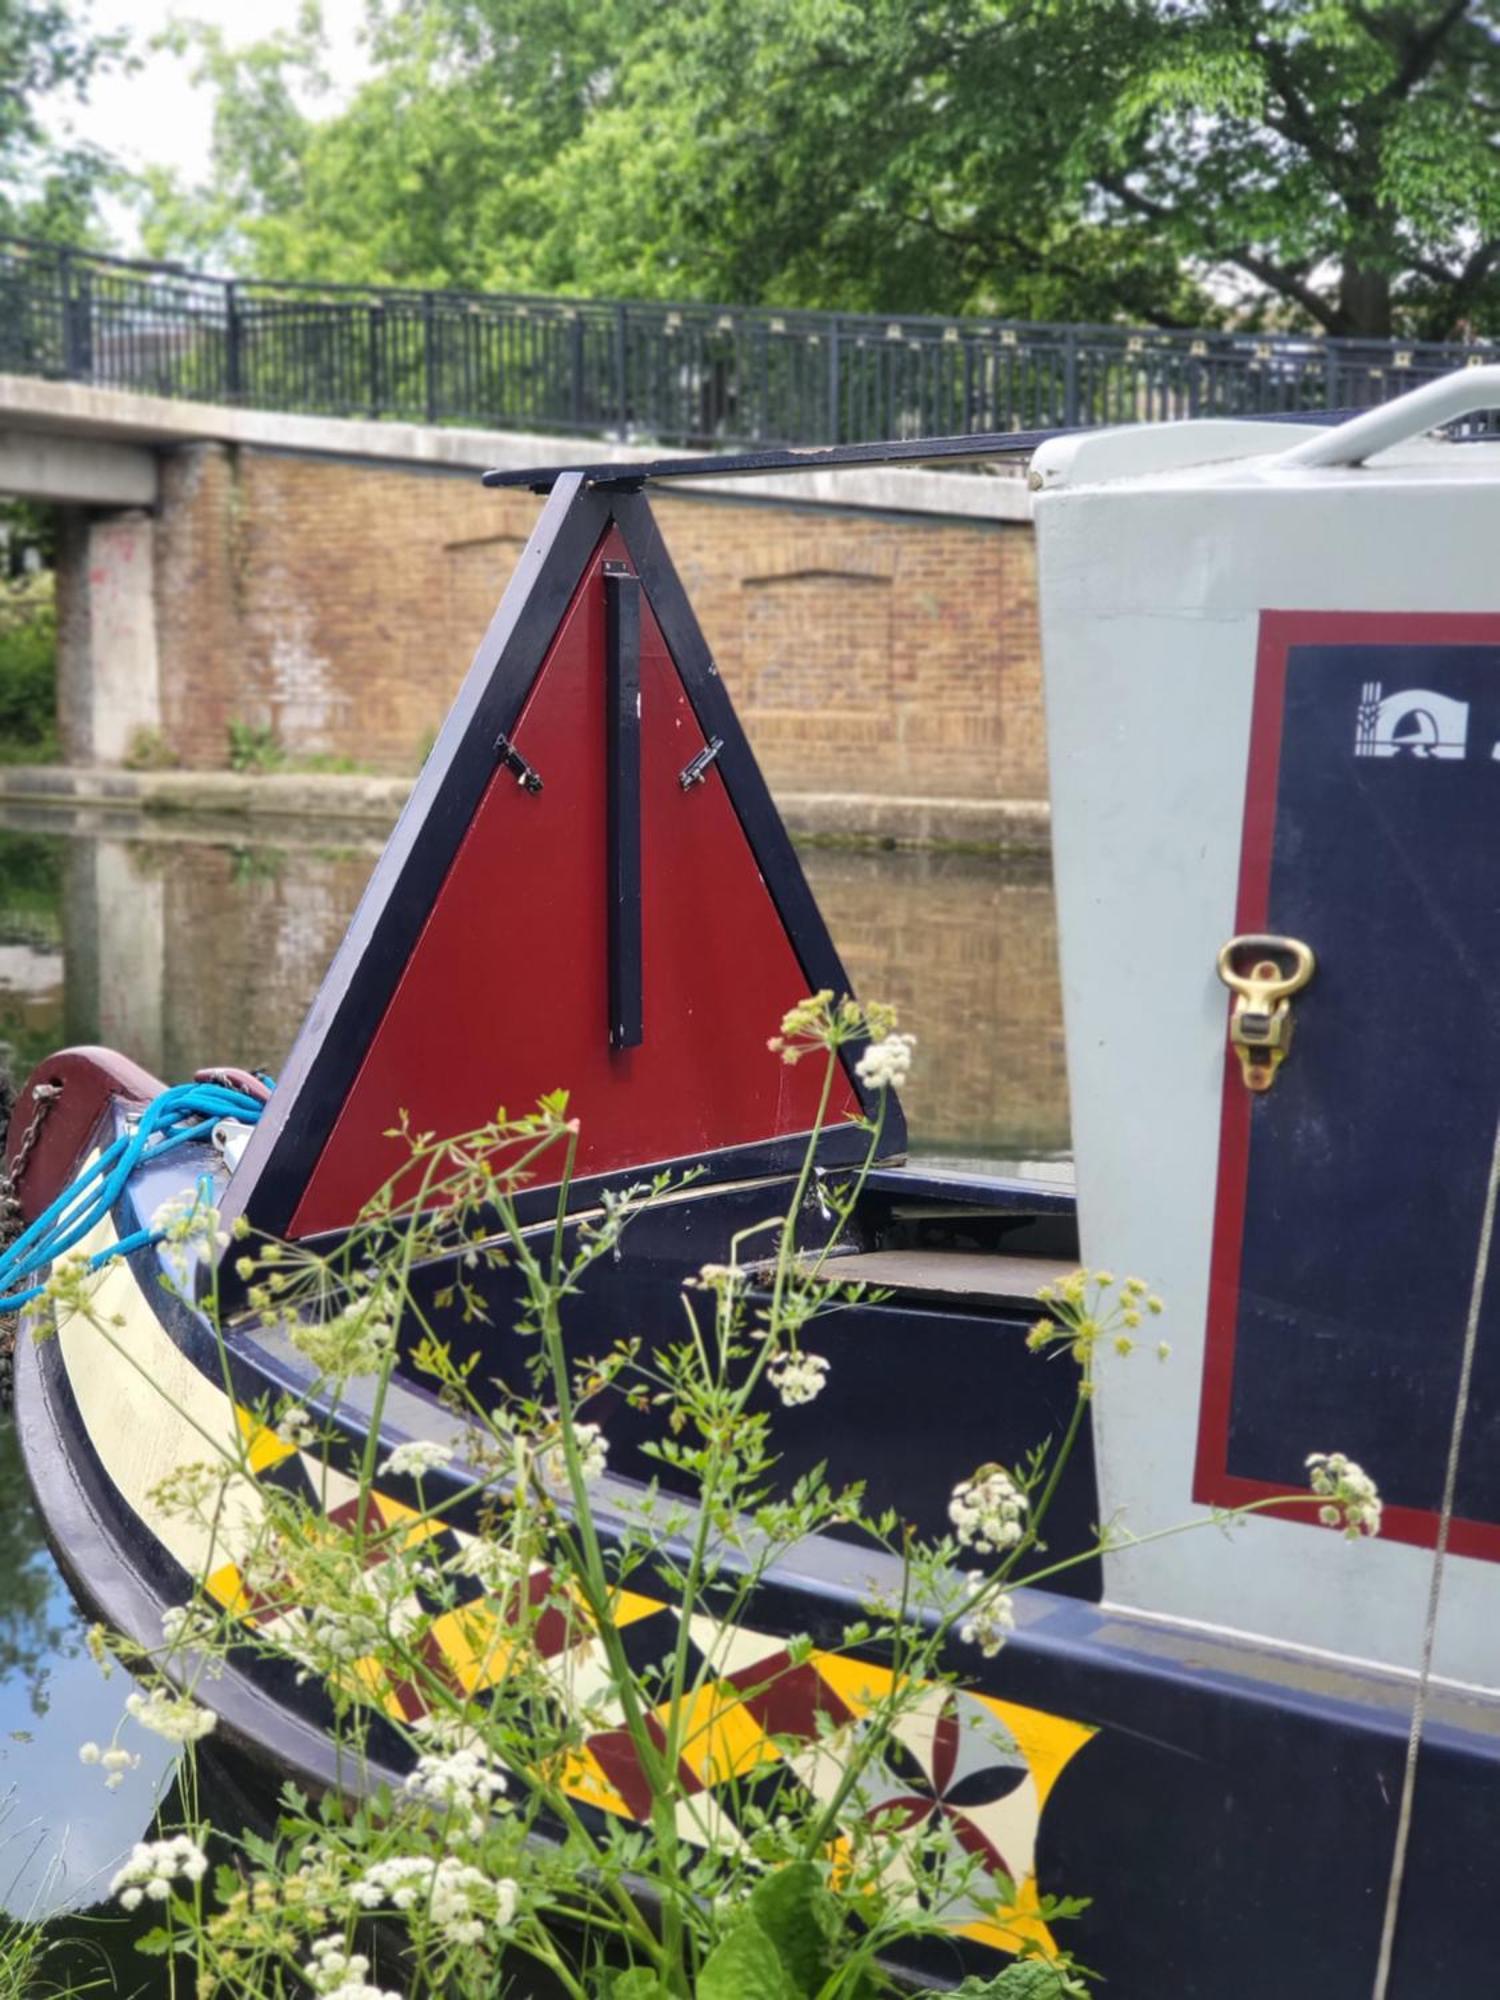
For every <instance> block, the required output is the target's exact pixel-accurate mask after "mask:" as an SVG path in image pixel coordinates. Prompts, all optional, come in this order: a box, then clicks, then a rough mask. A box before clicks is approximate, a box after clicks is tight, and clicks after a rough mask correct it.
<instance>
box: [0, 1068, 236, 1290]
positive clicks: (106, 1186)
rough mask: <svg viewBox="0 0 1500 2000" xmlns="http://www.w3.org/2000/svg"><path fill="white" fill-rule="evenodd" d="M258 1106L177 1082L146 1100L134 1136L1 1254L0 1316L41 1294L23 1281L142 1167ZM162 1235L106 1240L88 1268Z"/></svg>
mask: <svg viewBox="0 0 1500 2000" xmlns="http://www.w3.org/2000/svg"><path fill="white" fill-rule="evenodd" d="M264 1109H265V1104H264V1102H263V1100H262V1099H260V1098H258V1097H251V1096H249V1095H248V1093H246V1092H245V1091H243V1090H234V1089H232V1088H231V1087H230V1086H229V1085H228V1084H222V1083H179V1084H175V1085H174V1086H173V1087H172V1089H170V1090H164V1091H163V1092H162V1094H161V1096H160V1097H157V1098H153V1099H152V1101H151V1103H150V1104H148V1105H147V1106H146V1108H145V1110H144V1111H143V1112H142V1113H141V1115H140V1119H139V1121H138V1123H137V1124H136V1127H135V1129H134V1131H132V1132H122V1133H121V1134H120V1136H119V1138H118V1139H116V1140H114V1141H113V1142H112V1143H111V1144H110V1145H108V1146H106V1147H105V1149H104V1151H103V1152H102V1153H101V1154H100V1155H99V1157H98V1159H96V1160H93V1161H91V1162H90V1163H89V1165H88V1166H87V1167H85V1168H84V1170H83V1172H82V1173H81V1174H80V1175H79V1176H78V1178H77V1180H75V1181H74V1182H73V1184H72V1185H71V1186H70V1187H66V1188H64V1189H63V1191H62V1193H61V1194H60V1195H59V1196H58V1197H57V1199H56V1200H55V1201H54V1202H52V1203H50V1204H49V1205H48V1207H46V1208H45V1209H43V1211H42V1213H41V1214H40V1215H39V1216H38V1217H37V1219H36V1221H35V1222H33V1223H32V1224H31V1226H30V1227H29V1228H28V1229H27V1230H26V1231H25V1232H24V1233H23V1234H22V1235H20V1236H18V1237H17V1238H16V1240H15V1242H14V1243H12V1244H11V1245H10V1246H9V1248H8V1249H6V1250H5V1251H4V1252H3V1253H0V1313H10V1312H17V1311H19V1309H20V1308H21V1307H22V1306H24V1305H29V1304H30V1303H31V1301H32V1300H33V1299H36V1298H40V1297H41V1295H42V1293H43V1292H44V1291H45V1290H46V1286H45V1285H44V1284H32V1285H28V1284H27V1280H28V1279H29V1278H32V1277H34V1276H35V1274H36V1273H37V1272H38V1271H40V1270H41V1269H42V1268H43V1266H44V1265H47V1264H51V1263H53V1262H55V1260H56V1259H57V1258H59V1257H63V1256H66V1254H67V1253H68V1251H69V1250H71V1249H72V1248H73V1246H74V1244H75V1243H78V1242H81V1241H82V1239H83V1238H84V1237H85V1236H87V1235H88V1233H89V1231H90V1230H91V1229H93V1228H94V1227H95V1225H96V1224H97V1223H99V1222H101V1221H102V1220H103V1218H104V1217H105V1216H106V1215H108V1214H109V1212H110V1210H111V1209H112V1208H113V1207H114V1205H115V1203H116V1202H117V1201H118V1200H119V1198H120V1195H121V1193H122V1192H123V1190H124V1187H125V1183H126V1182H127V1181H128V1180H129V1179H130V1176H131V1175H132V1174H133V1173H134V1172H135V1170H136V1168H137V1167H139V1166H140V1165H142V1163H143V1162H146V1161H151V1160H159V1159H160V1158H161V1157H162V1156H163V1154H165V1153H172V1152H175V1151H176V1150H177V1148H178V1147H179V1146H185V1145H186V1144H187V1143H188V1141H189V1140H190V1139H204V1138H207V1136H208V1134H209V1133H210V1132H212V1130H213V1128H214V1126H215V1125H217V1124H218V1122H219V1120H220V1119H221V1118H235V1119H238V1120H239V1122H240V1123H241V1124H242V1125H254V1124H255V1123H256V1122H257V1121H258V1119H259V1118H260V1114H261V1112H262V1111H263V1110H264ZM165 1234H166V1231H165V1230H163V1229H137V1230H136V1231H134V1233H133V1234H132V1235H130V1236H125V1237H122V1238H121V1239H120V1241H119V1242H117V1243H111V1244H110V1246H109V1248H108V1249H107V1250H100V1251H97V1252H96V1253H95V1254H94V1255H93V1256H92V1257H90V1259H89V1269H90V1270H91V1271H97V1270H98V1268H99V1266H100V1265H101V1264H107V1263H108V1262H109V1260H110V1258H111V1257H123V1256H124V1255H125V1254H126V1253H127V1252H128V1251H131V1250H140V1249H142V1248H144V1246H145V1245H146V1244H148V1243H157V1242H159V1241H160V1240H161V1238H162V1237H163V1236H164V1235H165ZM18 1288H19V1289H18Z"/></svg>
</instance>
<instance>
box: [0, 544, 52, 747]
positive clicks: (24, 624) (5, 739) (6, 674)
mask: <svg viewBox="0 0 1500 2000" xmlns="http://www.w3.org/2000/svg"><path fill="white" fill-rule="evenodd" d="M56 680H57V605H56V599H55V595H54V590H53V578H52V574H51V572H50V571H48V570H41V571H37V572H35V573H32V574H27V575H25V576H22V577H19V578H16V579H14V580H13V581H7V580H5V579H4V578H0V764H48V763H51V762H53V761H54V760H55V759H56V757H57V756H58V754H59V751H58V740H57V694H56Z"/></svg>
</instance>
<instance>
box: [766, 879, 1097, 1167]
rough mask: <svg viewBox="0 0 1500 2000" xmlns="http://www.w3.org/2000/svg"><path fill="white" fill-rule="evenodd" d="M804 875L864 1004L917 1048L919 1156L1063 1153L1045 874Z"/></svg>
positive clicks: (1052, 934)
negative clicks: (898, 1025) (889, 1009)
mask: <svg viewBox="0 0 1500 2000" xmlns="http://www.w3.org/2000/svg"><path fill="white" fill-rule="evenodd" d="M802 866H803V869H804V871H805V872H806V875H807V878H808V881H809V883H810V884H811V886H812V891H813V894H814V895H815V896H816V897H817V899H818V905H819V908H820V909H821V910H822V912H823V916H824V919H825V920H826V922H827V924H828V928H829V930H830V931H831V932H832V934H833V940H834V943H835V944H836V945H837V946H838V949H839V955H840V956H841V957H842V959H843V961H844V969H845V971H846V972H847V973H848V975H849V981H850V984H851V985H852V986H853V988H854V990H855V992H857V993H861V994H863V995H865V997H866V998H868V999H874V1000H891V1001H894V1002H895V1004H896V1005H897V1006H898V1007H899V1008H900V1010H901V1022H902V1026H903V1027H904V1028H907V1029H909V1030H910V1031H911V1032H912V1033H913V1034H915V1035H916V1037H917V1060H916V1061H915V1063H914V1064H913V1066H912V1074H911V1082H910V1083H909V1084H908V1086H907V1088H906V1089H905V1090H904V1091H903V1092H902V1098H903V1101H904V1103H905V1107H906V1115H907V1122H908V1124H909V1126H910V1128H911V1133H912V1139H913V1143H914V1145H915V1146H917V1147H918V1148H922V1147H941V1148H943V1149H944V1150H947V1151H952V1152H960V1153H972V1154H975V1155H982V1156H986V1157H991V1158H993V1157H997V1156H998V1157H1007V1158H1009V1157H1019V1156H1023V1155H1029V1154H1046V1153H1053V1152H1058V1151H1062V1150H1065V1149H1066V1147H1067V1145H1068V1143H1069V1141H1068V1085H1067V1069H1066V1063H1065V1059H1064V1052H1063V1026H1062V989H1061V985H1060V982H1059V977H1058V966H1057V917H1056V912H1055V910H1054V907H1053V901H1052V879H1051V874H1050V871H1049V870H1048V868H1047V867H1046V865H1045V863H1038V862H1021V863H1017V862H1010V863H996V862H994V861H991V860H986V859H984V858H983V857H980V856H973V855H965V854H857V853H848V852H839V851H837V850H831V849H820V848H813V849H811V850H808V851H806V852H804V853H803V855H802Z"/></svg>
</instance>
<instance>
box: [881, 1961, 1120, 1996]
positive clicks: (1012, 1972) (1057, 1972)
mask: <svg viewBox="0 0 1500 2000" xmlns="http://www.w3.org/2000/svg"><path fill="white" fill-rule="evenodd" d="M1084 1991H1085V1988H1083V1987H1082V1986H1080V1985H1079V1983H1078V1981H1077V1980H1076V1979H1074V1978H1072V1977H1071V1976H1070V1974H1069V1973H1068V1972H1066V1971H1065V1970H1064V1969H1063V1968H1062V1967H1061V1966H1058V1965H1049V1964H1047V1962H1046V1961H1045V1959H1040V1958H1023V1959H1018V1960H1017V1961H1016V1962H1015V1964H1013V1965H1008V1966H1006V1968H1005V1970H1004V1971H1003V1972H997V1973H996V1974H995V1975H994V1976H993V1978H989V1979H980V1978H977V1977H970V1978H968V1979H966V1980H965V1981H964V1983H963V1985H962V1986H954V1987H949V1988H946V1989H945V1990H944V1992H943V1994H942V1996H941V2000H1074V1996H1075V1995H1077V1994H1081V1993H1083V1992H1084ZM919 2000H938V1995H937V1994H936V1993H934V1992H929V1993H926V1994H923V1995H921V1996H919Z"/></svg>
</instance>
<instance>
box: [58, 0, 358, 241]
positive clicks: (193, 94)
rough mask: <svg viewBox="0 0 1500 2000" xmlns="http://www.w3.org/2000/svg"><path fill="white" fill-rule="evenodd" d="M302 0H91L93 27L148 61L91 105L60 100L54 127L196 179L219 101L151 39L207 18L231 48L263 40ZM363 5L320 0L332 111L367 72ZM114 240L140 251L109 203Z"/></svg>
mask: <svg viewBox="0 0 1500 2000" xmlns="http://www.w3.org/2000/svg"><path fill="white" fill-rule="evenodd" d="M300 4H301V0H253V5H247V4H246V0H94V5H93V7H92V9H91V12H90V20H91V23H92V25H93V26H94V27H95V28H97V29H98V30H99V31H101V32H102V33H113V32H115V31H116V30H119V29H122V28H123V29H125V30H126V31H127V32H128V33H129V34H130V36H131V39H132V41H133V43H134V45H135V46H136V48H137V49H138V50H139V51H140V52H141V53H142V54H143V55H144V57H145V61H144V66H143V67H142V68H140V69H139V70H137V71H136V73H135V74H134V75H132V76H124V75H111V76H105V77H101V78H99V79H97V80H96V81H95V83H94V85H93V87H92V89H91V91H90V93H89V98H88V102H87V103H86V104H85V105H82V106H79V105H76V104H73V103H71V102H68V103H61V102H60V103H59V104H58V105H56V106H55V107H54V109H53V110H52V112H51V114H50V115H49V117H48V121H47V122H48V124H49V126H50V127H51V128H52V130H53V131H55V132H57V133H58V134H59V135H61V134H63V133H66V132H72V133H75V134H78V135H79V136H87V137H89V138H92V139H93V140H94V141H95V142H96V143H97V144H98V145H100V146H102V147H103V148H104V149H105V151H106V152H109V153H112V154H114V155H115V157H116V158H117V159H119V160H120V161H121V162H122V163H123V164H124V165H125V166H126V167H127V168H130V167H139V166H144V165H148V164H149V165H155V166H166V167H173V168H175V169H176V170H177V171H178V172H179V173H182V174H184V175H186V176H187V177H188V178H189V179H197V178H201V176H202V175H203V174H204V172H205V171H206V169H207V165H208V153H209V142H210V138H211V136H212V129H213V99H212V96H211V94H210V93H209V91H208V90H206V89H204V88H203V87H201V86H195V85H194V84H193V82H192V74H191V64H190V63H189V62H186V61H180V60H178V59H177V58H176V57H174V56H171V55H168V54H165V53H158V54H150V53H148V49H149V44H150V42H151V40H152V39H153V38H154V37H155V36H157V35H159V34H160V33H161V31H162V30H163V29H164V28H166V27H167V25H168V24H169V22H171V21H173V20H183V21H204V22H207V23H209V24H210V25H211V26H213V27H216V28H219V29H221V30H222V31H223V32H224V34H225V36H226V38H227V39H228V40H229V41H230V43H231V44H234V43H239V42H248V41H260V40H263V39H264V38H265V37H267V36H269V35H273V34H276V33H277V32H278V31H280V30H282V29H288V28H292V27H294V26H295V25H296V21H297V15H298V13H299V11H300ZM363 18H364V0H323V22H324V37H325V41H326V44H327V50H328V53H327V58H326V61H327V68H328V73H329V77H330V79H331V81H332V84H333V89H332V92H331V93H330V95H328V96H324V97H321V98H319V99H318V104H319V107H320V109H322V110H325V111H331V110H333V109H335V108H336V107H337V105H338V103H339V101H340V100H341V99H343V98H347V96H348V95H349V94H350V92H351V91H352V90H353V89H354V87H355V85H356V84H357V83H358V82H359V80H360V78H361V76H362V75H364V73H365V70H366V64H365V60H364V53H363V50H362V48H361V46H360V43H359V39H358V33H357V31H358V28H359V24H360V23H361V21H362V20H363ZM106 213H107V220H108V223H109V226H110V230H111V233H112V234H113V235H114V236H115V237H116V238H117V240H118V242H119V245H120V248H121V249H123V250H127V251H128V250H131V249H135V248H137V247H138V245H139V233H138V231H137V228H136V225H135V220H134V217H133V216H132V215H131V213H130V211H129V209H128V208H127V207H126V206H125V205H123V204H119V203H110V204H107V210H106Z"/></svg>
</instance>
